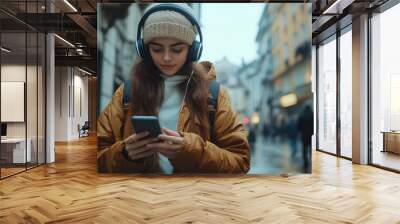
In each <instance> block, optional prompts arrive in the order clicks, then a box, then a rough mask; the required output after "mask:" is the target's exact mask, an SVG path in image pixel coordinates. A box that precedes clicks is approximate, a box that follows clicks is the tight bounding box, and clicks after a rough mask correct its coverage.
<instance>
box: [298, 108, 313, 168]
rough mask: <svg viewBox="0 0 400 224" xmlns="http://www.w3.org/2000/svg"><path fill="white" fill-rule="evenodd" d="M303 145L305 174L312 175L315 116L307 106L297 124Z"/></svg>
mask: <svg viewBox="0 0 400 224" xmlns="http://www.w3.org/2000/svg"><path fill="white" fill-rule="evenodd" d="M297 128H298V130H299V131H300V136H301V142H302V145H303V161H304V172H305V173H311V137H312V135H313V133H314V115H313V111H312V109H311V106H310V105H306V106H305V107H304V109H303V110H302V112H301V113H300V116H299V118H298V122H297Z"/></svg>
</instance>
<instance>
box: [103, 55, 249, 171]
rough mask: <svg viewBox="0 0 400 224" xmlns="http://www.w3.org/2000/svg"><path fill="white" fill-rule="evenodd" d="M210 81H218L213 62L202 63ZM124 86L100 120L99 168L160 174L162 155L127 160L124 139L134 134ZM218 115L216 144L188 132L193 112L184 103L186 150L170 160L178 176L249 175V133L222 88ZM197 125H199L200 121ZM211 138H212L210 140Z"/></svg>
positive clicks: (180, 129)
mask: <svg viewBox="0 0 400 224" xmlns="http://www.w3.org/2000/svg"><path fill="white" fill-rule="evenodd" d="M200 64H201V65H203V66H204V68H205V69H206V71H208V72H207V74H208V78H209V79H215V78H216V74H215V69H214V66H213V64H211V63H210V62H201V63H200ZM122 98H123V86H120V87H119V88H118V89H117V91H116V92H115V94H114V96H113V98H112V100H111V102H110V103H109V104H108V105H107V106H106V108H105V109H104V110H103V111H102V112H101V114H100V116H99V118H98V121H97V144H98V152H97V166H98V171H99V172H136V173H137V172H157V171H159V167H158V155H157V154H155V155H154V156H150V157H147V158H146V159H145V160H144V162H131V161H128V160H126V159H125V158H124V157H123V155H122V153H121V150H122V149H123V148H124V143H123V140H124V139H125V138H127V137H129V136H130V135H132V134H133V129H132V123H131V119H130V117H131V116H130V115H131V112H130V110H128V111H127V112H126V111H124V110H123V101H122V100H123V99H122ZM217 104H218V105H217V111H216V113H215V124H214V128H215V135H216V144H214V143H212V142H210V141H209V139H203V138H202V137H200V136H199V134H198V133H200V131H199V129H197V130H188V129H187V128H188V125H187V124H188V117H189V113H190V112H189V109H188V108H187V106H186V105H185V104H184V105H183V108H182V111H181V112H180V114H179V118H178V126H177V127H178V132H179V133H180V135H181V136H183V138H184V140H185V146H184V149H183V150H181V151H179V152H178V153H177V154H176V156H175V158H173V159H170V162H171V164H172V166H173V167H174V173H247V172H248V170H249V169H250V146H249V143H248V141H247V130H246V129H245V128H244V126H243V124H242V123H241V122H240V120H239V118H238V116H237V114H236V112H235V111H234V110H233V109H232V107H231V102H230V98H229V95H228V92H227V90H226V88H225V87H223V86H222V85H221V86H220V91H219V97H218V103H217ZM195 123H197V124H199V121H198V120H197V119H196V121H195ZM207 138H209V136H208V137H207Z"/></svg>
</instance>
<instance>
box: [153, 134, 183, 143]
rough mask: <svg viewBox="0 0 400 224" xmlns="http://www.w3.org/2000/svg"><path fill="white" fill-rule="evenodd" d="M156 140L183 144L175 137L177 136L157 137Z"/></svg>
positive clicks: (180, 138) (181, 140)
mask: <svg viewBox="0 0 400 224" xmlns="http://www.w3.org/2000/svg"><path fill="white" fill-rule="evenodd" d="M158 138H159V139H160V140H163V141H170V142H173V143H175V144H181V145H182V144H183V143H184V139H183V138H182V137H177V136H168V135H159V136H158Z"/></svg>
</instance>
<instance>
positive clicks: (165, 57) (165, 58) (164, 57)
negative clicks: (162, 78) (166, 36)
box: [163, 51, 171, 61]
mask: <svg viewBox="0 0 400 224" xmlns="http://www.w3.org/2000/svg"><path fill="white" fill-rule="evenodd" d="M163 59H164V61H170V60H171V55H170V53H169V51H165V53H164V56H163Z"/></svg>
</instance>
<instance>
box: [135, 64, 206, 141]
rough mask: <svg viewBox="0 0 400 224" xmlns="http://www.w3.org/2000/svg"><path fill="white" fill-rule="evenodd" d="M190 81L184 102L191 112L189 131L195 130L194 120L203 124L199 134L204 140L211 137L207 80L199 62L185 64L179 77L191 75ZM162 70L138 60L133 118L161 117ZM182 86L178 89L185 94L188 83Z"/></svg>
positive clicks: (162, 94)
mask: <svg viewBox="0 0 400 224" xmlns="http://www.w3.org/2000/svg"><path fill="white" fill-rule="evenodd" d="M192 71H193V75H192V78H191V79H190V82H189V85H188V89H187V94H186V98H185V103H186V105H187V106H188V109H189V111H190V113H189V128H190V130H196V129H193V128H194V127H195V125H196V124H195V117H197V119H198V120H199V122H200V133H198V134H200V135H201V136H202V137H203V138H206V136H208V135H207V134H208V129H209V122H208V110H207V109H208V104H207V99H208V84H209V83H208V81H207V79H206V72H205V71H204V69H203V68H202V66H201V65H199V64H197V63H191V62H186V63H185V64H184V65H183V66H182V68H181V69H180V70H179V71H178V74H182V75H185V76H189V75H190V74H191V72H192ZM160 74H161V71H160V70H159V69H158V68H157V67H156V66H155V64H154V62H153V61H152V60H138V61H137V62H136V63H135V65H134V68H133V69H132V74H131V75H132V76H131V77H132V96H131V99H132V101H131V109H132V113H133V115H149V116H150V115H152V116H158V112H159V108H160V107H161V104H162V102H163V100H164V97H165V96H164V82H163V78H162V77H161V76H160ZM188 81H189V79H187V80H186V81H184V82H182V83H180V84H179V85H178V88H179V90H180V92H181V93H182V94H184V91H185V88H186V85H187V82H188Z"/></svg>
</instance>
